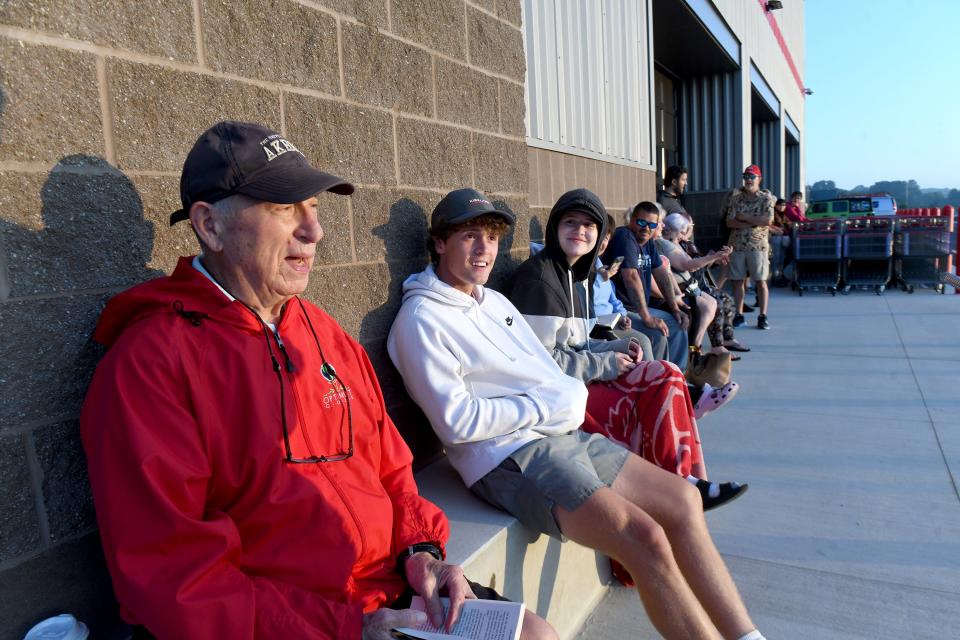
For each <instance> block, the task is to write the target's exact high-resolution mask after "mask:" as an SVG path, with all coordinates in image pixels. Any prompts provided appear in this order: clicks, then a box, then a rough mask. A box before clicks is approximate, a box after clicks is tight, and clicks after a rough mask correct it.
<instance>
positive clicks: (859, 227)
mask: <svg viewBox="0 0 960 640" xmlns="http://www.w3.org/2000/svg"><path fill="white" fill-rule="evenodd" d="M893 229H894V220H893V218H889V217H871V218H847V219H846V220H845V221H844V223H843V262H842V270H841V271H842V278H843V284H844V287H843V293H849V291H850V289H851V288H853V287H866V288H872V289H873V290H874V291H876V292H877V295H881V294H882V293H883V291H884V290H885V289H886V288H887V284H888V283H889V282H890V278H891V276H892V275H893Z"/></svg>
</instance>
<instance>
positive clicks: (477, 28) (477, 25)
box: [467, 8, 527, 82]
mask: <svg viewBox="0 0 960 640" xmlns="http://www.w3.org/2000/svg"><path fill="white" fill-rule="evenodd" d="M467 29H468V31H467V42H469V43H470V62H471V63H472V64H475V65H477V66H479V67H483V68H484V69H488V70H490V71H493V72H494V73H499V74H502V75H505V76H507V77H508V78H513V79H514V80H516V81H518V82H522V81H523V79H524V74H525V73H526V69H527V67H526V60H525V58H524V52H523V36H522V35H521V33H520V29H518V28H515V27H512V26H510V25H509V24H507V23H505V22H502V21H500V20H497V19H496V18H494V17H492V16H489V15H487V14H486V13H483V12H482V11H477V10H476V9H472V8H469V9H467Z"/></svg>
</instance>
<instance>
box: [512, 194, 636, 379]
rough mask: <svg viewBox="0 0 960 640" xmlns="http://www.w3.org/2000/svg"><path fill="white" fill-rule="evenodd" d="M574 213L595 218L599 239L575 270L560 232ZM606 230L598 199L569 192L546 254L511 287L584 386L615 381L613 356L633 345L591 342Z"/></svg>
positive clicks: (554, 219)
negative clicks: (598, 268) (594, 297)
mask: <svg viewBox="0 0 960 640" xmlns="http://www.w3.org/2000/svg"><path fill="white" fill-rule="evenodd" d="M572 211H576V212H579V213H584V214H586V215H588V216H590V217H591V218H593V219H594V220H595V221H596V223H597V232H598V233H597V243H596V244H595V245H594V247H593V248H592V249H591V250H590V252H589V253H588V254H587V255H584V256H581V257H580V259H579V260H577V261H576V262H575V263H574V264H573V265H572V266H571V265H569V264H568V263H567V256H566V255H565V254H564V253H563V249H562V248H561V246H560V239H559V234H558V228H559V226H560V219H561V218H562V217H563V215H564V214H565V213H570V212H572ZM606 230H607V210H606V209H605V208H604V206H603V203H602V202H601V201H600V198H598V197H597V196H596V194H594V193H593V192H592V191H590V190H588V189H574V190H572V191H568V192H566V193H565V194H563V195H562V196H560V198H559V199H558V200H557V203H556V204H555V205H553V209H551V211H550V219H549V220H548V221H547V231H546V238H545V242H546V244H545V247H544V249H543V251H541V252H540V253H538V254H537V255H535V256H532V257H531V258H529V259H528V260H527V261H526V262H524V263H523V264H521V265H520V267H519V268H518V269H517V271H516V273H515V274H514V277H513V282H512V283H511V290H510V301H511V302H513V304H514V305H515V306H516V307H517V309H518V310H519V311H520V313H522V314H523V316H524V318H525V319H526V321H527V322H528V323H529V324H530V326H531V328H533V330H534V332H535V333H536V334H537V337H538V338H540V341H541V342H542V343H543V345H544V346H545V347H546V348H547V350H548V351H550V352H551V353H552V354H553V358H554V360H556V361H557V364H559V365H560V368H561V369H562V370H563V372H564V373H566V374H567V375H569V376H572V377H574V378H577V379H579V380H582V381H583V382H592V381H594V380H613V379H615V378H616V377H617V375H618V374H617V366H616V358H615V356H614V353H613V351H623V350H625V348H626V347H625V345H626V343H627V342H628V341H626V340H616V341H610V342H607V341H603V340H590V339H589V338H588V336H589V335H590V329H591V328H592V325H593V322H594V321H593V320H591V318H593V317H594V313H593V304H592V301H591V300H590V289H591V286H590V283H591V282H592V278H593V276H594V273H593V266H594V263H595V262H596V260H597V254H598V249H599V245H600V239H601V238H603V237H605V234H606Z"/></svg>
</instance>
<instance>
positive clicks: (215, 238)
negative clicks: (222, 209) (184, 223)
mask: <svg viewBox="0 0 960 640" xmlns="http://www.w3.org/2000/svg"><path fill="white" fill-rule="evenodd" d="M190 224H192V225H193V231H194V233H196V234H197V237H198V238H200V241H201V242H203V244H204V246H206V247H207V248H208V249H210V250H211V251H222V250H223V241H222V240H221V238H220V235H221V232H222V224H221V221H220V220H219V219H218V216H217V212H216V211H215V210H214V208H213V205H211V204H210V203H209V202H202V201H201V202H194V203H193V204H192V205H190Z"/></svg>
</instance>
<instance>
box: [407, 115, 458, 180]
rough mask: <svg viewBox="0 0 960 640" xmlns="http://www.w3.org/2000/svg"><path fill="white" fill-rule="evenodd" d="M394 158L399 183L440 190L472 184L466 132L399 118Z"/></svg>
mask: <svg viewBox="0 0 960 640" xmlns="http://www.w3.org/2000/svg"><path fill="white" fill-rule="evenodd" d="M397 155H398V156H399V159H400V183H401V184H409V185H418V186H424V187H437V188H440V189H459V188H460V187H466V186H470V185H472V184H473V176H472V171H471V158H470V132H469V131H464V130H462V129H455V128H453V127H447V126H443V125H438V124H432V123H429V122H420V121H417V120H410V119H407V118H398V119H397Z"/></svg>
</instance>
